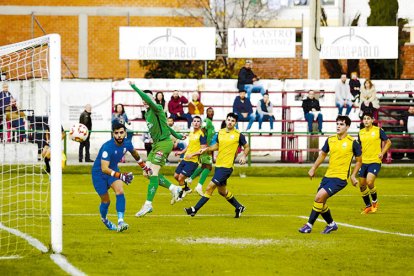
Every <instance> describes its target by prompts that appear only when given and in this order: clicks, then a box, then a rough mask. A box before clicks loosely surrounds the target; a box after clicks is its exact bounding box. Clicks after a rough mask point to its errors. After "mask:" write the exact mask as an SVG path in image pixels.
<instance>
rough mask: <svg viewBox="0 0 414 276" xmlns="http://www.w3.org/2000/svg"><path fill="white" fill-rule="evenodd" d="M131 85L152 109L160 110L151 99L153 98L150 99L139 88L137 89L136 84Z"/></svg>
mask: <svg viewBox="0 0 414 276" xmlns="http://www.w3.org/2000/svg"><path fill="white" fill-rule="evenodd" d="M129 85H131V87H132V89H134V90H135V91H136V92H137V93H138V95H139V96H140V97H141V98H142V100H143V101H144V102H146V103H147V104H148V105H149V107H150V108H151V109H153V110H157V109H158V108H157V104H156V103H155V102H154V101H153V100H152V99H151V97H149V96H148V95H147V94H146V93H144V92H142V91H141V90H140V89H139V88H138V87H136V86H135V83H134V82H132V81H130V82H129Z"/></svg>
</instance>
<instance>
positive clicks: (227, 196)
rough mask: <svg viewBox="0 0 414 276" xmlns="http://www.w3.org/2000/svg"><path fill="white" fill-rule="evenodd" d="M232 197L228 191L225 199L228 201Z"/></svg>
mask: <svg viewBox="0 0 414 276" xmlns="http://www.w3.org/2000/svg"><path fill="white" fill-rule="evenodd" d="M232 197H233V194H232V193H231V192H230V191H227V195H226V199H227V200H230V199H231V198H232Z"/></svg>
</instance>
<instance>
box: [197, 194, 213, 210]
mask: <svg viewBox="0 0 414 276" xmlns="http://www.w3.org/2000/svg"><path fill="white" fill-rule="evenodd" d="M209 199H210V196H209V195H204V196H202V197H201V198H200V200H199V201H198V202H197V204H196V206H194V209H195V210H196V211H198V210H200V208H201V207H203V205H204V204H206V203H207V201H208V200H209Z"/></svg>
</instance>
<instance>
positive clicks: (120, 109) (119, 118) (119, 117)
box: [111, 104, 133, 140]
mask: <svg viewBox="0 0 414 276" xmlns="http://www.w3.org/2000/svg"><path fill="white" fill-rule="evenodd" d="M111 122H112V125H111V128H112V127H113V126H114V125H116V124H122V125H126V124H127V125H131V123H130V122H129V120H128V116H127V114H126V113H125V108H124V105H123V104H116V105H115V107H114V113H112V120H111ZM132 135H133V132H132V131H128V130H127V139H129V140H131V139H132Z"/></svg>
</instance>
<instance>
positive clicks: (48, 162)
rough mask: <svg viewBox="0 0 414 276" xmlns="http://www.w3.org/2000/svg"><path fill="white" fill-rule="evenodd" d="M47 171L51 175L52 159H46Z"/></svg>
mask: <svg viewBox="0 0 414 276" xmlns="http://www.w3.org/2000/svg"><path fill="white" fill-rule="evenodd" d="M45 164H46V171H47V172H48V173H50V159H49V158H47V157H45Z"/></svg>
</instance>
